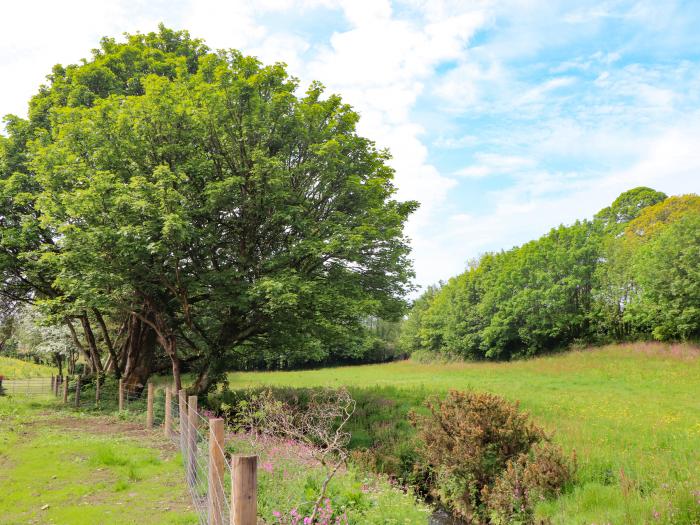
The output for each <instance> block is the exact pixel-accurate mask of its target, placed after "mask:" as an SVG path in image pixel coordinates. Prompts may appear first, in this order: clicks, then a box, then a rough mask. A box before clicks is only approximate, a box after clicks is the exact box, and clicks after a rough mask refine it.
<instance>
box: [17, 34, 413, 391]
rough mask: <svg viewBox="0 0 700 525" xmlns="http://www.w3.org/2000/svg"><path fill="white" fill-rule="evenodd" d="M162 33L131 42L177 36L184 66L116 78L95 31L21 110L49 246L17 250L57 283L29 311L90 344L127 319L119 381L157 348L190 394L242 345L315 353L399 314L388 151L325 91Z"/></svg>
mask: <svg viewBox="0 0 700 525" xmlns="http://www.w3.org/2000/svg"><path fill="white" fill-rule="evenodd" d="M173 35H174V34H173V33H171V32H168V31H167V30H165V29H163V28H161V35H160V36H153V35H151V36H148V37H142V36H141V37H138V38H136V37H129V39H128V42H129V44H128V46H136V48H137V49H139V50H141V48H142V47H148V46H149V45H153V46H156V47H157V48H158V47H159V46H160V45H161V44H163V46H164V47H165V48H167V49H171V48H175V49H179V48H178V47H177V46H175V44H174V43H173V42H175V41H178V39H179V40H180V41H182V47H184V48H185V50H191V49H195V50H196V52H194V53H193V55H194V58H196V60H193V61H190V60H189V59H190V58H193V57H192V56H190V55H186V56H184V57H180V56H176V57H174V58H173V57H170V55H167V54H166V55H165V56H166V58H167V59H165V58H164V59H163V62H162V64H161V65H162V66H163V68H164V71H160V70H158V74H152V73H149V72H148V71H147V72H146V73H143V72H141V70H140V67H136V66H134V65H133V64H132V63H129V64H127V65H129V66H130V68H131V69H129V68H127V69H128V70H129V71H130V73H128V74H131V75H133V77H131V78H125V76H124V75H123V74H122V72H121V71H117V73H119V74H117V73H115V72H114V71H112V69H110V68H111V67H112V65H113V61H115V62H116V63H121V62H120V61H123V60H125V59H124V53H123V48H122V47H120V46H118V45H116V44H114V42H112V41H109V40H106V41H104V42H103V49H102V51H100V52H97V53H96V54H95V59H94V61H93V62H90V63H88V64H86V65H84V66H79V67H77V68H66V69H65V70H63V69H55V72H54V78H53V85H52V88H51V90H49V92H48V93H46V94H45V93H42V94H40V96H39V97H38V98H36V99H35V100H34V102H33V104H34V105H33V110H35V111H36V120H37V122H40V123H41V125H43V126H45V128H43V129H44V132H41V133H37V134H36V139H35V140H33V141H30V142H28V143H27V152H28V154H29V156H30V158H31V161H29V162H26V163H25V167H26V170H27V172H28V173H29V174H30V176H31V180H32V181H33V183H35V184H38V186H39V188H38V190H36V191H35V192H34V193H33V194H32V195H33V198H34V202H33V206H34V208H33V209H34V210H36V211H37V212H38V214H39V220H38V224H39V225H40V226H41V227H42V228H45V229H46V230H47V231H49V232H51V235H50V240H51V242H52V243H53V246H55V248H54V249H47V247H46V244H45V243H42V242H40V243H38V244H37V245H33V246H31V247H30V248H31V249H30V250H29V251H28V255H29V256H30V257H32V258H33V259H35V260H37V261H38V264H40V266H41V267H42V268H44V269H45V270H46V271H47V273H48V274H49V275H51V276H52V277H53V280H52V286H53V287H54V288H55V289H57V290H59V293H55V294H43V295H42V296H41V297H40V298H38V299H39V301H40V303H41V306H42V308H44V309H45V311H47V312H50V313H51V314H52V315H54V316H60V315H63V316H64V317H66V318H67V319H71V318H75V319H80V321H81V324H82V326H83V329H84V333H85V341H86V343H87V346H88V347H90V348H92V347H95V348H97V342H96V341H97V338H96V337H95V336H94V334H92V335H91V332H92V330H91V328H90V327H91V324H92V323H94V322H96V321H97V322H98V323H99V320H100V318H101V317H102V313H103V312H104V313H106V314H107V315H108V316H109V317H110V318H111V319H112V321H113V322H112V324H113V325H114V326H120V325H121V326H122V327H123V329H122V333H124V334H125V335H124V336H123V337H122V338H121V340H122V343H121V344H122V348H121V350H120V357H119V359H120V361H123V359H124V356H125V355H126V356H127V359H126V362H125V363H124V371H125V375H126V377H127V382H129V381H133V382H136V383H138V382H141V383H142V382H143V381H144V376H145V377H148V374H150V373H151V372H152V370H151V369H150V366H149V363H150V362H152V361H153V357H152V356H150V355H149V353H150V352H151V349H152V348H153V345H154V344H155V343H157V344H158V345H159V346H160V348H162V349H163V351H164V353H165V354H166V355H167V357H168V359H169V360H170V363H171V368H172V371H173V376H174V378H175V381H176V383H177V384H178V386H179V384H180V379H179V377H180V371H181V366H182V363H183V361H184V362H185V363H186V366H188V367H190V368H191V369H194V370H195V371H196V372H197V381H196V384H195V390H196V391H200V392H201V391H205V390H207V389H208V388H210V387H211V385H212V384H214V383H215V382H216V381H217V380H218V379H220V378H221V377H222V375H223V372H224V371H225V370H226V368H227V367H228V366H229V365H230V363H231V360H232V359H235V357H236V353H237V352H241V351H245V352H260V351H262V350H265V351H267V352H271V353H277V354H279V355H286V354H297V355H298V354H300V353H303V354H307V355H309V356H310V357H311V358H312V359H314V358H319V357H322V356H323V355H324V354H325V355H328V352H329V351H330V350H329V349H333V348H334V345H337V342H338V341H346V340H349V339H351V338H353V337H357V336H358V335H359V334H362V333H363V331H364V330H365V326H364V324H363V322H364V320H366V319H367V318H368V317H370V316H375V317H380V318H385V319H389V320H391V319H397V318H398V317H400V315H401V314H402V311H403V308H404V306H405V304H404V299H403V296H404V295H405V293H406V292H407V290H408V289H409V287H410V284H409V283H410V278H411V276H412V272H411V268H410V263H409V260H408V258H407V256H408V253H409V248H408V244H407V240H406V238H405V237H404V235H403V224H404V222H405V221H406V219H407V217H408V215H409V214H410V213H411V212H412V211H413V210H414V209H415V208H416V206H417V205H416V203H414V202H404V203H401V202H397V201H395V200H394V199H393V197H392V196H393V194H394V192H395V188H394V186H393V184H392V178H393V171H392V170H391V169H390V168H389V167H388V165H387V160H388V158H389V156H388V153H386V152H385V151H380V150H378V149H377V148H376V147H375V146H374V144H373V143H372V142H371V141H369V140H367V139H365V138H363V137H360V136H359V135H357V133H356V131H355V126H356V123H357V121H358V118H359V117H358V115H357V113H355V112H354V111H353V110H352V108H351V107H350V106H348V105H347V104H344V103H343V102H342V100H341V99H340V97H338V96H335V95H331V96H328V97H324V90H323V87H322V86H321V85H320V84H312V86H311V87H310V88H309V90H308V91H307V92H306V94H305V95H303V96H297V94H296V92H297V89H298V83H297V81H296V80H295V79H293V78H290V77H289V76H288V75H287V73H286V71H285V69H284V66H283V65H281V64H276V65H273V66H263V65H262V64H261V63H260V62H258V61H257V60H256V59H253V58H250V57H245V56H243V55H241V54H240V53H238V52H236V51H227V52H219V53H211V52H206V51H203V49H205V48H203V47H202V46H201V45H199V44H197V45H195V44H193V43H192V42H197V41H189V37H187V35H186V34H179V36H177V35H176V34H175V35H176V37H173ZM171 37H173V38H174V39H175V40H172V39H171ZM134 42H135V43H134ZM188 42H189V44H188ZM144 54H145V53H144ZM168 57H170V58H168ZM109 59H112V60H109ZM148 64H150V63H148ZM149 67H150V65H149ZM105 68H106V69H105ZM107 70H109V71H112V73H111V74H108V73H107ZM128 74H127V75H128ZM120 75H121V76H120ZM86 79H88V80H86ZM78 80H79V81H78ZM76 82H77V86H76V85H74V84H76ZM81 82H82V83H81ZM134 82H136V83H137V85H138V88H136V87H133V85H132V84H133V83H134ZM71 86H72V87H71ZM132 88H133V89H132ZM62 97H63V98H62ZM63 100H65V101H66V104H65V105H64V106H61V105H60V104H61V102H62V101H63ZM70 101H77V102H76V103H75V104H73V105H72V106H71V104H70V103H68V102H70ZM46 105H48V106H51V107H50V109H48V110H47V109H45V106H46ZM49 130H50V132H46V131H49ZM99 324H100V326H105V325H106V324H104V323H99ZM149 338H150V339H149ZM109 339H110V338H109V337H108V334H106V332H105V334H104V336H103V340H104V345H105V346H107V347H109V346H110V345H109V344H107V343H108V341H109ZM144 348H145V349H146V350H145V351H144V350H143V349H144ZM132 349H133V353H134V355H133V359H132V358H131V357H129V356H131V352H132ZM93 354H96V355H98V357H99V354H100V350H99V349H96V350H95V351H94V352H93ZM91 359H92V360H93V361H94V357H91ZM113 361H115V360H113ZM132 365H133V366H132ZM95 366H96V367H98V366H100V364H98V363H97V362H96V363H95ZM132 372H133V373H132Z"/></svg>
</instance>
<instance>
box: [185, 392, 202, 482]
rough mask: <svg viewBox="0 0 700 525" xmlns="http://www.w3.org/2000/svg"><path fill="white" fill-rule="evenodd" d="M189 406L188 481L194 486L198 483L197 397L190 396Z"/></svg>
mask: <svg viewBox="0 0 700 525" xmlns="http://www.w3.org/2000/svg"><path fill="white" fill-rule="evenodd" d="M187 405H188V408H187V419H188V425H187V426H188V427H189V428H188V429H187V480H188V481H189V482H190V484H194V483H195V481H197V418H198V417H199V414H198V413H197V396H188V397H187Z"/></svg>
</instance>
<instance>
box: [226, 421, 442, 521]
mask: <svg viewBox="0 0 700 525" xmlns="http://www.w3.org/2000/svg"><path fill="white" fill-rule="evenodd" d="M227 449H228V450H229V451H230V452H231V453H255V454H257V455H258V456H259V467H260V468H259V470H258V513H259V516H260V517H262V518H263V519H264V520H265V523H279V521H278V519H277V518H275V514H277V515H278V517H280V516H279V515H281V517H284V518H286V519H285V521H283V523H288V522H293V523H296V522H294V521H293V520H292V519H290V518H291V516H292V514H293V513H294V512H296V513H298V514H299V515H300V516H302V517H306V516H310V514H311V510H312V508H313V501H314V500H315V499H316V498H317V497H318V494H319V491H320V487H321V485H322V483H323V481H324V479H325V474H324V470H323V468H322V467H321V465H320V464H319V463H318V461H317V460H314V459H313V458H312V457H311V456H310V449H309V448H308V447H306V446H303V445H300V444H298V443H293V442H290V441H284V440H282V439H278V440H276V439H256V440H251V439H250V436H249V435H245V434H243V435H234V436H229V439H228V442H227ZM326 498H327V500H328V504H327V505H328V508H330V509H332V512H333V515H334V516H335V517H340V516H345V517H346V518H347V523H348V524H349V525H416V524H421V525H424V524H426V523H427V522H428V516H429V515H430V509H429V508H428V507H427V505H424V504H421V503H420V502H419V501H416V498H415V497H414V496H412V495H411V494H406V493H404V492H403V491H402V490H400V488H399V487H395V486H392V485H391V484H390V483H389V481H388V480H387V478H386V476H380V475H371V474H367V473H363V472H360V471H359V470H357V469H353V468H350V469H341V470H340V471H339V472H338V473H337V474H336V475H335V477H334V478H333V479H332V481H331V482H330V484H329V485H328V492H327V493H326ZM325 506H326V505H324V507H325ZM302 522H303V518H302V519H300V520H299V523H300V524H301V523H302ZM323 523H324V524H325V523H328V524H329V525H330V524H331V523H336V521H335V520H333V521H323ZM338 523H346V521H344V520H342V521H340V522H338Z"/></svg>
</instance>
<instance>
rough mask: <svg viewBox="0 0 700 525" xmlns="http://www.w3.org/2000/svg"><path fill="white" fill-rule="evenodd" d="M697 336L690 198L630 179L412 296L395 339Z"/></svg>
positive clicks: (434, 342) (507, 346)
mask: <svg viewBox="0 0 700 525" xmlns="http://www.w3.org/2000/svg"><path fill="white" fill-rule="evenodd" d="M698 337H700V197H698V196H697V195H694V194H691V195H683V196H677V197H667V196H666V195H664V194H663V193H660V192H657V191H654V190H652V189H650V188H645V187H640V188H636V189H633V190H630V191H628V192H625V193H623V194H622V195H620V196H619V197H618V198H617V199H616V200H615V201H614V202H613V203H612V205H611V206H610V207H608V208H605V209H603V210H601V211H600V212H599V213H598V214H596V215H595V217H594V218H593V220H584V221H580V222H576V223H575V224H573V225H571V226H560V227H558V228H555V229H552V230H551V231H550V232H549V233H548V234H546V235H544V236H543V237H541V238H540V239H538V240H535V241H531V242H529V243H527V244H524V245H523V246H520V247H516V248H513V249H511V250H508V251H502V252H498V253H487V254H485V255H483V256H482V257H480V258H479V260H478V261H477V262H476V263H475V264H473V265H471V266H470V267H469V268H468V269H467V271H465V272H464V273H462V274H461V275H459V276H457V277H454V278H452V279H450V280H449V281H448V282H447V283H445V284H442V285H441V286H436V287H431V288H429V289H428V290H427V291H426V292H425V293H424V294H423V295H422V296H421V297H420V298H419V299H417V300H416V301H415V303H414V305H413V309H412V311H411V314H410V316H409V317H408V319H407V320H406V321H405V323H404V325H403V330H402V333H401V338H400V344H401V347H402V348H404V349H405V350H406V351H408V352H412V353H414V352H427V353H431V354H432V353H441V354H445V355H449V356H454V357H459V358H466V359H509V358H513V357H522V356H531V355H535V354H538V353H542V352H547V351H551V350H556V349H560V348H564V347H567V346H570V345H572V344H597V343H604V342H613V341H622V340H630V339H652V338H653V339H658V340H693V339H697V338H698Z"/></svg>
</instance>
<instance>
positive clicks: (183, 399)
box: [177, 390, 189, 468]
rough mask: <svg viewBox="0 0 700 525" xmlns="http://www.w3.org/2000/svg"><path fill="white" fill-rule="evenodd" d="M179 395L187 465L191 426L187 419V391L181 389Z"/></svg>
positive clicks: (182, 446) (183, 447)
mask: <svg viewBox="0 0 700 525" xmlns="http://www.w3.org/2000/svg"><path fill="white" fill-rule="evenodd" d="M177 395H178V402H179V406H180V450H181V451H182V461H184V462H185V465H187V458H188V457H189V456H188V454H187V444H188V443H189V440H188V439H187V427H188V426H189V421H188V419H187V392H186V391H185V390H179V391H178V393H177ZM185 468H186V467H185Z"/></svg>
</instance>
